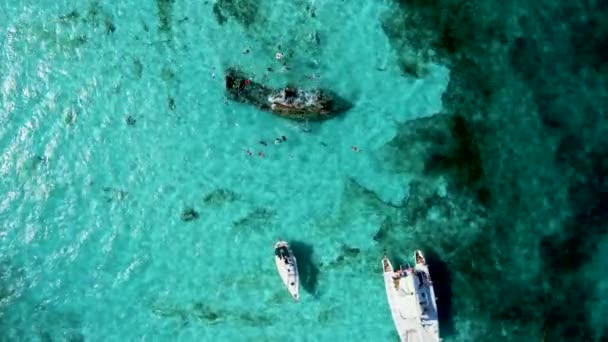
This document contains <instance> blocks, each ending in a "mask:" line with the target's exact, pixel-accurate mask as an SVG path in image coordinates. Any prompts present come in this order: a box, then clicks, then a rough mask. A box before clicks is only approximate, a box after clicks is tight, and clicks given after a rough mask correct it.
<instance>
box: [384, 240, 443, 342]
mask: <svg viewBox="0 0 608 342" xmlns="http://www.w3.org/2000/svg"><path fill="white" fill-rule="evenodd" d="M418 252H419V251H416V258H417V260H422V261H424V257H423V256H422V253H420V257H421V258H422V259H418V255H419V254H418ZM416 267H418V264H417V265H416ZM422 267H426V262H424V263H423V264H421V270H420V271H419V270H417V268H410V267H408V268H406V269H400V270H398V271H395V270H394V269H393V265H392V264H391V262H390V260H389V259H388V257H387V256H386V255H385V256H384V257H383V258H382V269H383V273H384V285H385V288H386V296H387V299H388V303H389V306H390V309H391V314H392V316H393V322H394V323H395V328H396V329H397V332H398V334H399V338H400V340H401V341H402V342H414V341H418V342H431V341H432V342H437V341H441V339H440V338H439V321H438V320H437V309H436V306H435V305H434V303H435V297H434V292H433V289H432V285H430V277H428V278H424V275H422V274H420V275H419V273H424V271H423V270H422ZM426 270H427V272H426V274H427V275H428V267H427V268H426ZM419 276H422V277H423V278H422V279H428V282H423V284H422V288H421V287H420V283H419V282H417V280H418V279H419ZM417 278H418V279H417ZM429 285H430V290H428V288H429ZM425 287H426V289H425ZM429 296H431V297H429ZM429 298H432V301H431V300H430V299H429ZM431 303H432V304H431ZM431 308H434V309H433V310H431Z"/></svg>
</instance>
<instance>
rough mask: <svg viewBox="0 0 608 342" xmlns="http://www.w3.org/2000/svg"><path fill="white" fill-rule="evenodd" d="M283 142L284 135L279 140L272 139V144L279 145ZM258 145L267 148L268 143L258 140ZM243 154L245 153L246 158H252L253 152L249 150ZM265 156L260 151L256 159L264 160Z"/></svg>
mask: <svg viewBox="0 0 608 342" xmlns="http://www.w3.org/2000/svg"><path fill="white" fill-rule="evenodd" d="M285 141H287V138H285V136H284V135H281V136H280V137H279V138H275V139H274V144H275V145H279V144H281V143H283V142H285ZM260 145H263V146H268V143H267V142H266V140H260ZM245 153H247V155H248V156H253V152H251V150H250V149H246V150H245ZM265 156H266V155H265V154H264V152H262V151H260V152H258V157H260V158H264V157H265Z"/></svg>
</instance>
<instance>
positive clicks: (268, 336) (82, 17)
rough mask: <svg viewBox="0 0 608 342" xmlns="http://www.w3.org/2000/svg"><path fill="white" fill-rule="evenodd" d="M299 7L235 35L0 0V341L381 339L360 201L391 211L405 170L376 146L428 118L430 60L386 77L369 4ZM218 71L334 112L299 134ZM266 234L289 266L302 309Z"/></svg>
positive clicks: (179, 19)
mask: <svg viewBox="0 0 608 342" xmlns="http://www.w3.org/2000/svg"><path fill="white" fill-rule="evenodd" d="M303 4H305V3H304V2H302V4H300V2H289V1H281V2H277V1H262V2H260V4H259V11H258V14H257V15H256V16H255V21H254V22H253V23H252V24H251V25H250V26H249V27H245V26H244V25H242V24H239V23H238V22H236V21H235V20H234V19H233V18H229V19H228V21H227V22H225V23H224V24H223V25H219V24H218V21H217V20H216V19H215V18H214V15H213V8H212V7H213V3H212V2H204V3H202V2H183V1H177V2H171V1H161V0H158V1H157V2H153V1H149V2H134V1H126V2H121V3H117V4H114V3H112V2H110V1H100V2H91V1H86V2H83V3H82V4H78V5H73V4H68V3H67V2H61V3H58V2H50V1H45V2H43V1H36V2H34V1H10V2H4V3H3V4H0V13H4V14H2V16H3V17H4V18H3V19H2V20H1V22H2V24H0V25H1V30H2V37H3V38H2V39H3V43H2V45H1V52H2V53H1V54H0V68H1V69H0V70H2V74H1V87H2V88H1V103H0V106H1V107H0V149H1V157H0V166H1V167H0V176H1V179H2V180H1V182H0V193H2V194H3V196H2V198H1V199H0V219H1V222H2V225H1V226H0V241H1V245H0V253H1V254H0V256H1V257H0V262H2V266H1V267H2V273H0V274H1V275H2V277H1V278H0V281H1V283H0V326H1V327H2V340H6V341H37V340H41V341H50V340H53V341H54V340H69V341H76V340H87V341H130V340H152V341H163V340H179V341H194V340H198V341H201V340H218V341H228V340H231V341H245V340H246V341H270V340H273V341H275V340H279V339H290V340H292V341H322V340H352V341H372V340H373V341H394V340H396V339H397V337H396V334H395V332H394V328H393V324H392V322H391V318H390V313H389V310H388V306H387V303H386V296H385V293H384V288H383V283H382V277H381V274H380V267H379V260H380V258H381V256H382V251H383V248H384V247H383V246H381V245H379V244H378V243H376V242H375V241H374V240H373V236H374V234H376V232H377V231H378V229H379V227H380V225H381V224H382V221H383V215H384V214H382V213H381V212H378V211H377V210H375V206H377V205H378V204H374V203H383V204H382V205H384V206H385V207H390V205H389V204H391V203H392V204H399V203H401V202H402V201H404V199H405V198H406V197H407V195H408V185H409V177H408V175H407V174H406V173H405V174H404V173H391V172H389V171H387V170H386V169H385V168H384V166H383V163H382V162H381V159H382V158H379V155H376V154H375V153H376V152H375V151H376V150H377V149H380V148H382V147H383V146H384V145H385V144H386V143H387V142H389V141H390V140H391V139H392V138H393V137H394V136H395V134H396V130H397V127H398V125H399V124H401V123H403V122H406V121H408V120H412V119H416V118H421V117H426V116H430V115H433V114H435V113H437V112H438V111H440V110H441V95H442V93H443V91H444V90H445V88H446V86H447V83H448V80H449V70H448V69H446V68H445V67H441V66H432V67H431V72H430V73H429V74H428V75H427V76H426V77H424V78H420V79H413V78H407V77H402V76H400V75H399V73H398V71H396V70H398V67H397V65H396V61H395V56H394V52H392V50H391V48H390V47H389V45H388V42H387V39H386V37H385V35H384V34H383V32H382V31H381V28H380V26H379V25H380V23H379V20H378V18H379V16H380V15H381V13H382V12H383V11H385V10H386V9H387V8H388V7H387V6H388V5H387V4H385V3H384V2H382V1H350V2H337V1H311V2H310V4H311V6H312V5H314V7H315V8H316V12H315V17H314V18H312V17H311V16H310V14H309V13H302V8H304V7H305V6H304V5H303ZM161 12H162V13H163V14H161ZM163 18H166V20H165V19H163ZM315 30H316V32H317V35H318V38H319V42H318V43H315V42H311V41H310V40H309V35H310V34H313V33H314V32H315ZM313 41H314V39H313ZM279 44H280V45H281V48H280V49H279V48H278V47H277V45H279ZM245 48H249V49H250V51H251V52H250V53H248V54H243V53H242V51H243V50H244V49H245ZM277 51H281V52H283V53H285V54H286V55H287V54H289V52H290V51H291V52H293V56H289V57H287V63H288V65H290V66H292V68H293V69H292V70H291V71H288V72H283V73H281V72H280V64H279V63H278V62H277V61H275V59H274V54H275V53H276V52H277ZM230 66H238V67H240V68H242V69H243V70H245V71H247V72H251V73H253V74H255V75H256V77H259V78H261V77H262V75H263V73H264V71H265V70H266V68H267V67H273V69H274V70H275V71H274V72H272V73H270V74H269V76H268V77H269V82H270V83H271V84H277V85H284V84H286V83H288V82H292V83H297V84H304V85H306V86H311V87H312V86H323V87H328V88H330V89H332V90H334V91H336V92H338V93H340V94H341V95H343V96H344V97H346V98H347V99H348V100H350V101H352V102H353V104H354V107H353V108H352V109H351V110H350V111H349V112H347V113H345V114H344V115H342V116H340V117H338V118H336V119H333V120H330V121H326V122H322V123H311V124H310V127H309V128H310V130H311V131H310V132H308V133H307V132H304V130H303V129H302V128H303V126H302V124H301V123H295V122H292V121H288V120H284V119H282V118H278V117H275V116H272V115H271V114H269V113H264V112H260V111H259V110H257V109H256V108H252V107H248V106H245V105H240V104H236V103H232V102H227V101H226V100H225V98H224V90H223V81H222V79H223V77H222V73H223V71H224V70H225V69H226V68H227V67H230ZM390 71H392V72H390ZM213 73H215V77H212V74H213ZM313 73H314V74H315V75H317V76H319V78H318V79H316V80H309V79H308V78H307V76H310V75H312V74H313ZM259 78H258V79H259ZM279 136H285V137H286V139H287V140H286V142H285V143H283V144H280V145H274V144H273V143H272V141H273V140H274V139H275V138H276V137H279ZM260 140H265V141H267V142H268V146H263V145H261V144H260V143H259V141H260ZM352 146H357V147H358V148H360V149H361V150H362V152H360V153H356V152H354V151H353V150H352V149H351V147H352ZM245 149H251V150H252V151H254V155H253V156H248V155H247V154H246V153H245ZM258 152H263V153H264V157H263V158H262V157H260V156H258V155H257V154H258ZM362 189H367V190H362ZM370 193H375V195H373V196H371V197H373V198H374V200H373V201H376V202H373V201H372V200H369V198H368V197H370V195H369V194H370ZM380 200H381V201H380ZM370 201H372V202H373V203H372V204H370ZM187 207H191V208H193V209H194V210H196V211H197V212H198V213H199V218H198V219H196V220H193V221H190V222H184V221H182V220H181V218H180V215H181V213H182V211H183V210H184V209H185V208H187ZM278 238H283V239H287V240H289V241H291V242H292V244H293V245H294V249H295V250H296V252H297V253H298V255H299V256H301V259H302V260H301V262H302V263H303V264H302V265H301V269H302V270H301V271H302V273H303V280H302V282H303V284H302V288H303V289H302V292H303V293H302V296H301V302H300V303H294V302H293V301H292V300H291V298H290V297H289V296H288V294H287V292H286V290H285V289H284V288H283V286H282V284H281V283H280V280H279V277H278V275H277V273H276V270H275V266H274V261H273V250H272V245H273V243H274V242H275V241H276V240H277V239H278ZM416 247H417V246H415V245H411V246H410V245H404V246H403V250H402V251H399V252H400V253H401V255H402V256H407V255H408V253H410V251H411V250H413V249H414V248H416ZM349 248H350V254H349V252H348V251H349ZM355 248H356V249H357V250H356V251H355ZM345 251H346V252H345ZM345 255H346V256H345Z"/></svg>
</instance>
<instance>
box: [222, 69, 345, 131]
mask: <svg viewBox="0 0 608 342" xmlns="http://www.w3.org/2000/svg"><path fill="white" fill-rule="evenodd" d="M225 82H226V92H227V95H228V98H229V99H231V100H233V101H236V102H241V103H246V104H251V105H254V106H256V107H258V108H260V109H262V110H266V111H270V112H272V113H274V114H276V115H278V116H281V117H284V118H288V119H292V120H301V121H304V120H309V121H322V120H327V119H331V118H333V117H335V116H336V115H338V114H340V113H343V112H345V111H347V110H348V109H350V107H351V104H350V103H348V102H347V101H346V100H344V99H343V98H341V97H340V96H339V95H337V94H335V93H334V92H332V91H331V90H326V89H313V90H304V89H297V88H295V87H291V86H288V87H285V88H282V89H272V88H269V87H266V86H265V85H263V84H261V83H258V82H255V81H252V80H251V78H250V77H248V76H247V75H246V74H245V73H244V72H242V71H240V70H236V69H233V68H230V69H228V70H227V72H226V76H225Z"/></svg>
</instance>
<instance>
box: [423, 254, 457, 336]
mask: <svg viewBox="0 0 608 342" xmlns="http://www.w3.org/2000/svg"><path fill="white" fill-rule="evenodd" d="M425 258H426V262H427V265H428V266H429V271H430V273H431V279H432V280H433V288H434V290H435V296H436V297H437V314H438V319H439V330H440V335H441V336H444V337H445V336H452V335H454V333H455V331H454V321H453V312H452V275H451V272H450V270H449V269H448V265H447V263H445V262H444V261H443V260H441V259H440V258H439V256H438V255H437V254H435V253H433V252H432V251H428V252H426V255H425Z"/></svg>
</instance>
